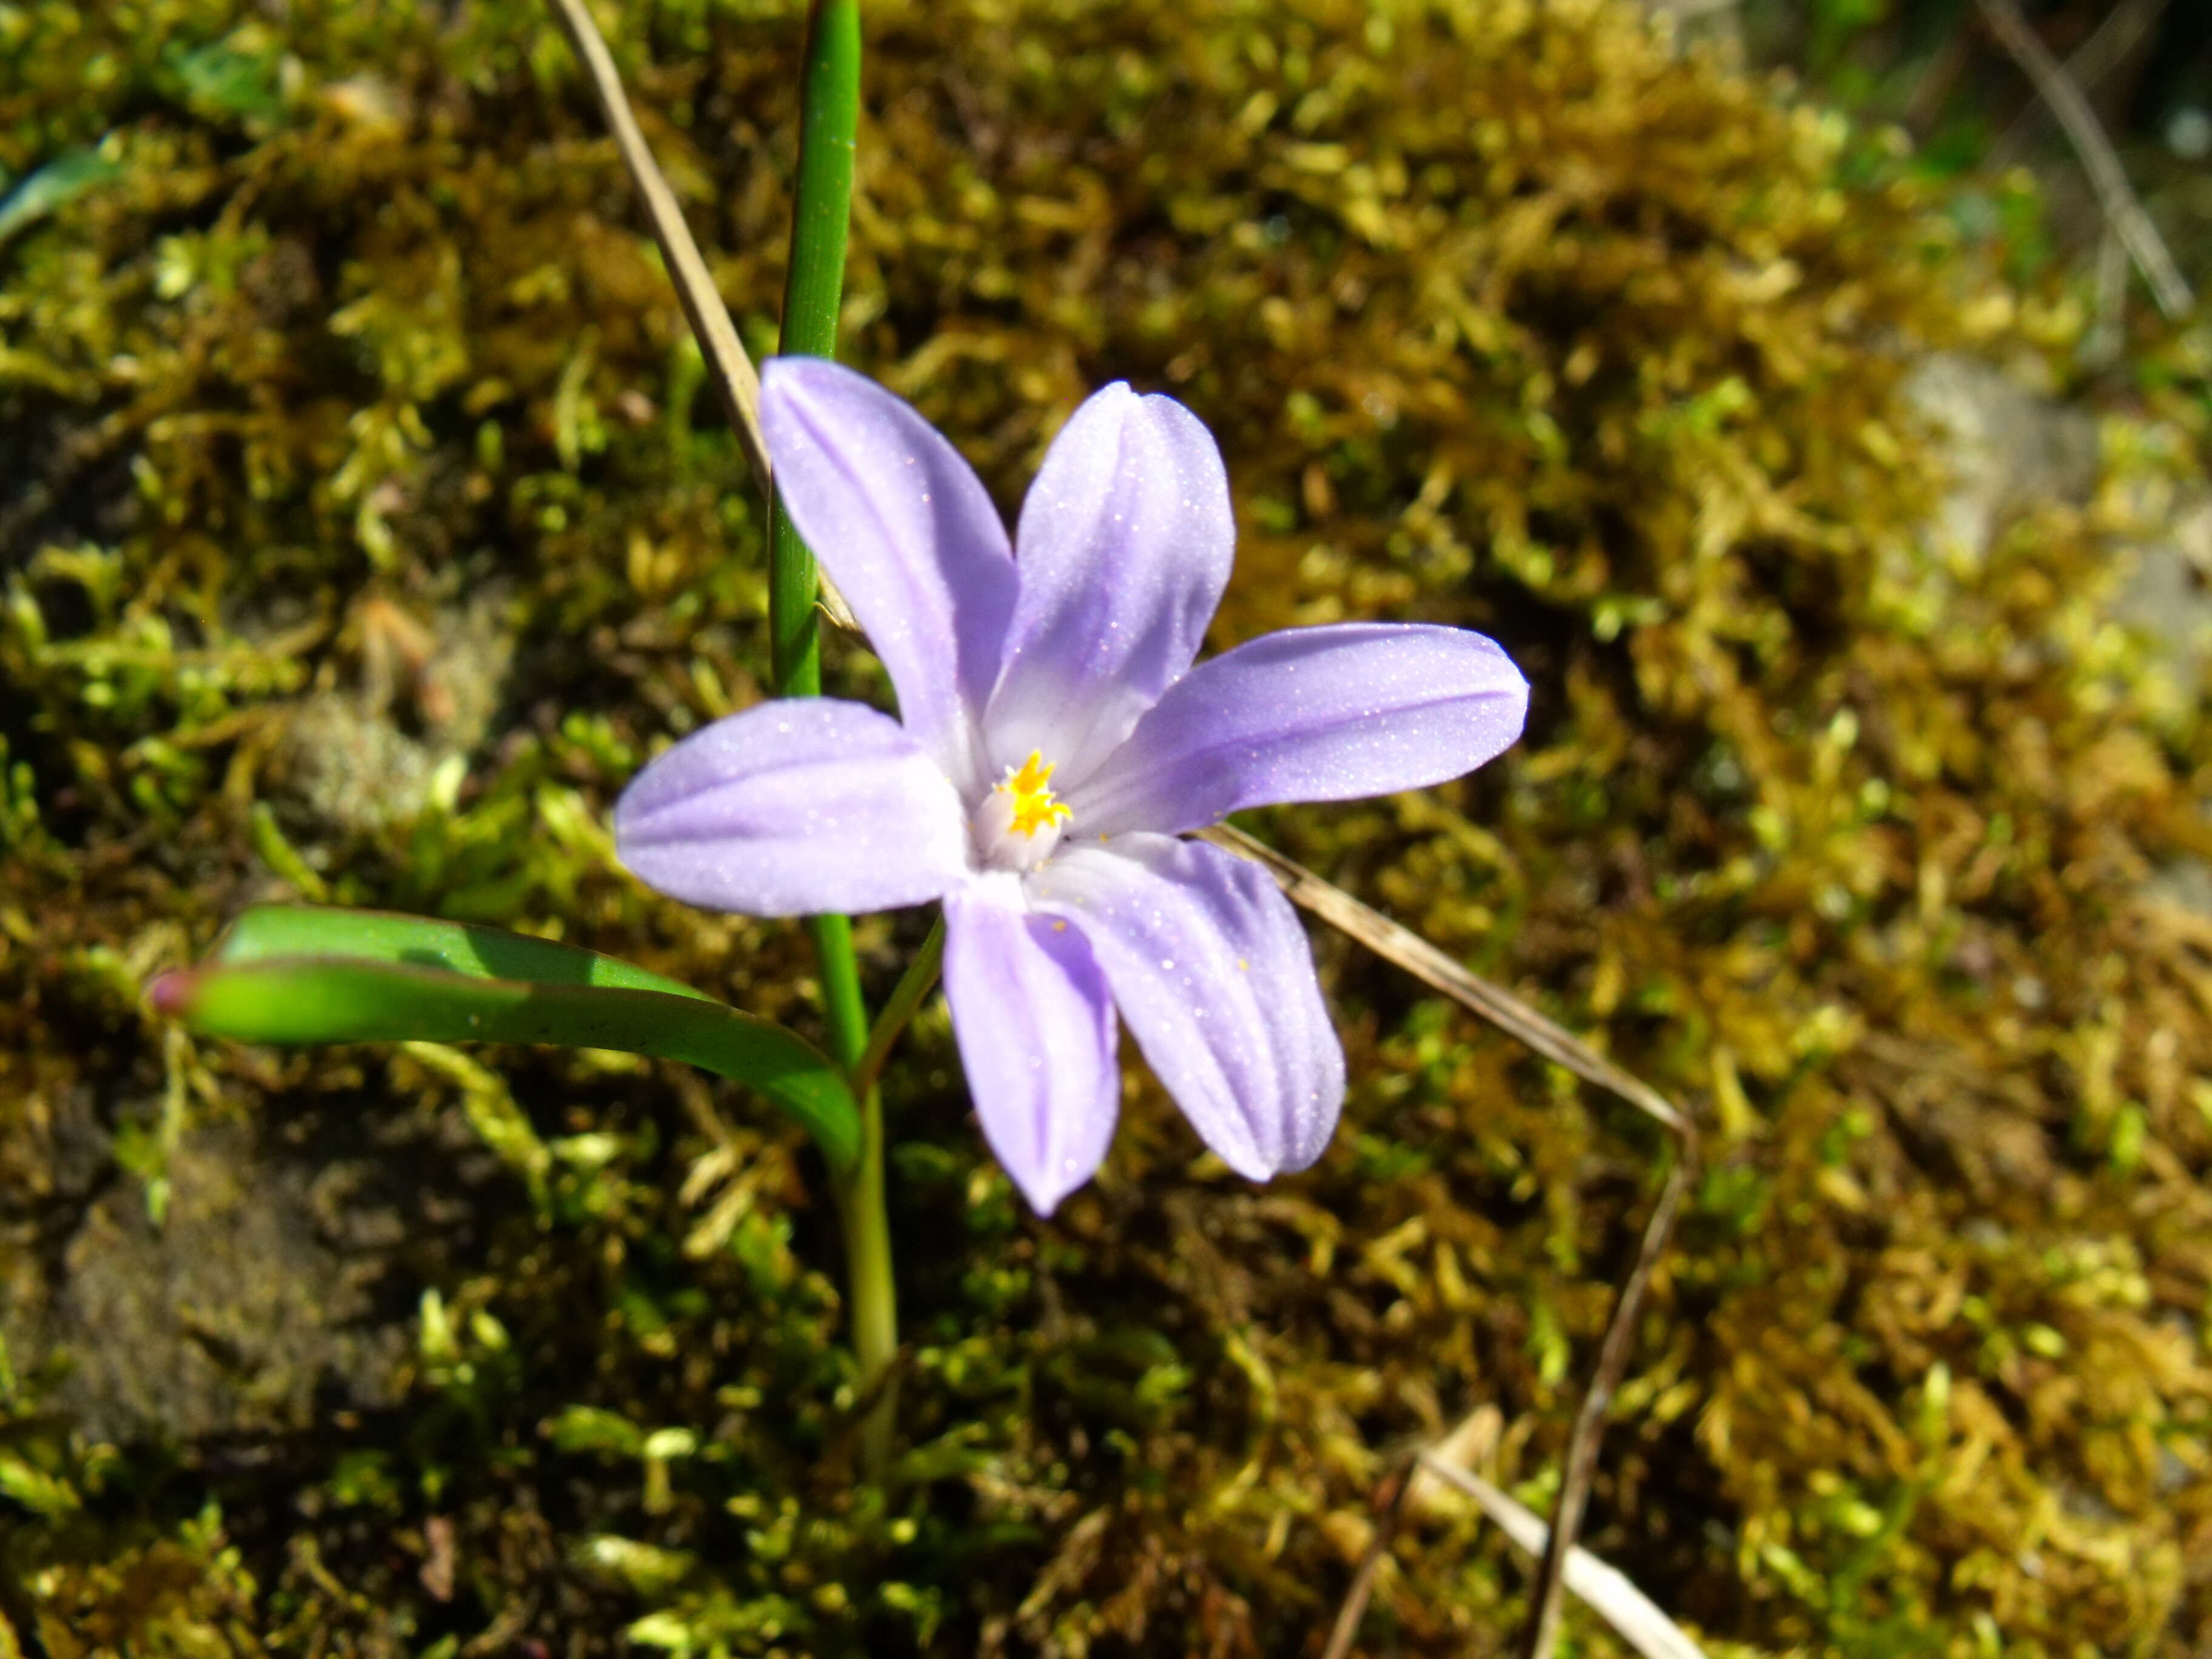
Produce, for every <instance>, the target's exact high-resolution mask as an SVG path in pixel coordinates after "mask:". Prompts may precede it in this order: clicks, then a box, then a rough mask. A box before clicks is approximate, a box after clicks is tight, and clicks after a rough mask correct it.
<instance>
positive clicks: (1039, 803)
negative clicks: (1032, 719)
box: [969, 749, 1070, 870]
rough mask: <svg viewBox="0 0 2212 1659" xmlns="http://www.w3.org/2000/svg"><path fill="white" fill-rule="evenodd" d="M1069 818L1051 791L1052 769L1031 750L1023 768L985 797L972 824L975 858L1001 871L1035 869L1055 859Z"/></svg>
mask: <svg viewBox="0 0 2212 1659" xmlns="http://www.w3.org/2000/svg"><path fill="white" fill-rule="evenodd" d="M1069 817H1070V814H1069V812H1068V810H1067V808H1066V807H1065V806H1063V805H1060V800H1059V799H1058V798H1057V797H1056V796H1054V793H1052V767H1051V766H1050V764H1049V763H1047V761H1046V760H1045V757H1044V756H1043V754H1042V751H1040V750H1035V749H1032V750H1030V757H1029V758H1028V759H1027V760H1025V761H1024V762H1023V763H1021V764H1020V765H1019V766H1009V767H1008V768H1007V769H1006V776H1004V777H1003V778H1000V780H999V783H998V787H996V788H994V789H993V790H992V791H991V793H989V794H987V795H986V796H984V797H983V799H982V803H981V805H978V806H977V807H976V809H975V816H974V817H972V818H970V819H969V831H970V832H971V833H972V834H973V835H974V836H975V852H976V854H977V855H978V856H979V857H980V858H981V860H983V862H984V864H985V865H987V866H989V867H991V868H993V869H997V870H1034V869H1036V866H1038V865H1040V864H1042V863H1043V862H1044V861H1045V860H1047V859H1048V858H1049V857H1051V856H1052V849H1053V848H1055V847H1057V846H1059V845H1060V830H1061V829H1062V828H1063V827H1064V826H1065V825H1066V823H1067V820H1068V818H1069Z"/></svg>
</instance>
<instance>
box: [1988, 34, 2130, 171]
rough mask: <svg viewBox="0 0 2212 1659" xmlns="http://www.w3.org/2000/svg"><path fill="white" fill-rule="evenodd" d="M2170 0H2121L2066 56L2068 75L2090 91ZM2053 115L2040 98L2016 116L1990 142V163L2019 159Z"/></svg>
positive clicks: (1999, 164) (2122, 60) (2124, 58)
mask: <svg viewBox="0 0 2212 1659" xmlns="http://www.w3.org/2000/svg"><path fill="white" fill-rule="evenodd" d="M2165 10H2166V0H2120V3H2119V4H2118V5H2117V6H2115V7H2113V8H2112V12H2111V14H2110V15H2107V16H2106V19H2105V21H2103V22H2101V23H2100V24H2098V25H2097V27H2096V30H2095V32H2094V33H2092V34H2091V35H2090V36H2089V38H2088V39H2087V40H2084V41H2083V42H2082V43H2081V45H2080V46H2076V47H2075V49H2074V50H2073V51H2072V52H2069V53H2068V54H2067V56H2066V64H2065V68H2066V76H2067V79H2069V80H2070V81H2071V82H2073V83H2074V84H2075V86H2077V87H2079V88H2081V91H2082V93H2083V94H2085V95H2086V94H2089V93H2092V92H2094V91H2095V90H2096V89H2097V83H2098V82H2100V81H2102V80H2103V79H2104V78H2105V77H2106V76H2108V75H2110V74H2111V73H2112V71H2113V70H2116V69H2118V68H2119V66H2120V65H2121V64H2124V63H2125V62H2126V61H2127V59H2128V56H2129V54H2130V53H2131V52H2134V51H2135V49H2136V46H2138V45H2139V44H2140V43H2141V42H2142V38H2143V36H2144V35H2145V34H2147V33H2149V31H2150V27H2151V25H2152V24H2154V23H2155V22H2157V21H2158V20H2159V18H2160V15H2163V14H2164V12H2165ZM2050 116H2051V106H2049V105H2048V104H2046V103H2045V102H2044V101H2043V100H2041V99H2040V98H2038V99H2037V100H2035V101H2034V102H2033V103H2031V104H2030V105H2028V106H2027V108H2026V109H2024V110H2022V111H2021V112H2020V113H2019V114H2018V115H2016V116H2015V117H2014V118H2013V123H2012V125H2010V126H2008V127H2007V128H2006V129H2005V130H2004V133H2003V136H2002V137H2000V138H1999V139H1998V140H1997V141H1996V143H1994V144H1992V145H1990V154H1989V162H1988V165H1989V166H1990V167H1999V168H2002V167H2007V166H2009V165H2010V164H2011V163H2012V162H2013V161H2015V160H2017V159H2018V158H2019V156H2020V155H2021V152H2022V151H2023V150H2024V149H2026V148H2027V141H2028V140H2029V139H2030V138H2032V137H2034V136H2035V133H2036V131H2037V129H2038V128H2039V127H2040V126H2041V125H2043V123H2044V122H2045V120H2047V119H2049V118H2050Z"/></svg>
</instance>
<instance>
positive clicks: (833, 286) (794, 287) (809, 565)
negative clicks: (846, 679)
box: [768, 0, 860, 697]
mask: <svg viewBox="0 0 2212 1659" xmlns="http://www.w3.org/2000/svg"><path fill="white" fill-rule="evenodd" d="M799 95H800V104H799V191H798V195H797V197H796V199H795V201H794V202H793V206H792V214H791V264H790V268H789V269H788V270H787V272H786V273H785V276H784V285H783V337H782V338H781V341H779V342H778V344H777V349H778V350H780V351H781V352H782V353H783V354H784V355H785V356H806V357H835V356H836V355H837V315H838V311H839V309H840V307H841V306H842V301H843V295H844V288H845V236H846V231H847V229H848V226H849V225H850V223H851V221H852V212H853V147H854V132H855V131H856V130H857V129H858V126H859V124H860V3H859V0H814V7H813V9H812V11H811V13H810V14H809V15H808V17H807V21H806V67H805V76H804V79H803V81H802V82H801V88H800V94H799ZM816 589H817V578H816V574H815V569H814V555H813V553H812V551H811V550H810V549H809V548H808V547H807V545H806V544H805V542H803V541H801V540H800V539H799V532H798V531H797V530H796V529H795V528H793V526H792V523H791V520H790V519H789V518H788V517H787V516H786V514H785V513H784V511H783V501H782V498H781V496H778V497H777V499H776V502H775V509H774V511H773V513H772V514H771V515H770V520H769V601H768V610H769V647H770V650H771V653H772V654H773V659H774V662H775V677H776V688H777V690H778V691H779V692H780V693H781V695H782V696H787V697H791V696H814V695H816V694H817V693H819V692H820V690H822V649H821V635H820V631H819V629H817V626H816V624H815V620H814V601H815V593H816Z"/></svg>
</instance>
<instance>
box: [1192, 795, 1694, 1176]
mask: <svg viewBox="0 0 2212 1659" xmlns="http://www.w3.org/2000/svg"><path fill="white" fill-rule="evenodd" d="M1200 833H1201V834H1203V835H1204V836H1205V837H1206V839H1207V840H1208V841H1211V842H1214V843H1215V844H1216V845H1218V846H1221V847H1225V848H1228V849H1229V850H1230V851H1231V852H1232V853H1237V854H1243V856H1244V857H1246V858H1248V859H1250V860H1254V861H1255V863H1259V864H1264V865H1266V866H1267V868H1268V870H1269V871H1270V872H1273V876H1274V878H1275V880H1276V881H1277V882H1278V883H1279V884H1280V885H1281V887H1282V890H1283V891H1284V893H1285V895H1286V896H1288V897H1289V899H1290V901H1291V903H1293V904H1297V905H1303V906H1304V908H1307V909H1309V910H1310V911H1312V912H1313V913H1314V915H1317V916H1319V917H1320V918H1321V919H1322V921H1325V922H1327V923H1328V925H1329V926H1330V927H1334V928H1335V929H1336V930H1337V931H1338V932H1339V933H1346V934H1349V935H1350V936H1351V937H1352V938H1353V939H1358V941H1359V942H1360V943H1361V944H1362V945H1365V946H1366V947H1367V948H1368V949H1369V950H1370V951H1374V952H1375V954H1376V956H1378V957H1382V958H1383V960H1384V961H1386V962H1394V963H1397V964H1398V966H1399V967H1401V968H1403V969H1405V970H1406V971H1407V973H1409V974H1411V975H1413V977H1414V978H1415V979H1418V980H1419V981H1422V982H1423V983H1424V984H1425V985H1428V986H1431V987H1433V988H1435V989H1436V990H1438V991H1441V992H1443V994H1445V995H1446V996H1448V997H1449V998H1450V999H1451V1000H1453V1001H1455V1002H1456V1003H1458V1004H1460V1005H1461V1006H1462V1007H1465V1008H1468V1009H1471V1010H1473V1011H1474V1012H1475V1013H1478V1014H1480V1015H1481V1016H1482V1018H1485V1019H1486V1020H1488V1021H1489V1022H1490V1023H1491V1024H1493V1025H1495V1026H1497V1027H1498V1029H1499V1030H1503V1031H1504V1032H1506V1033H1507V1034H1508V1035H1510V1036H1516V1037H1518V1038H1520V1040H1521V1041H1522V1042H1525V1043H1527V1044H1528V1047H1530V1048H1534V1050H1535V1051H1536V1052H1537V1053H1538V1054H1541V1055H1543V1056H1544V1058H1545V1059H1547V1060H1551V1061H1553V1063H1554V1064H1556V1065H1559V1066H1565V1067H1566V1068H1567V1070H1569V1071H1570V1072H1572V1073H1574V1074H1575V1075H1576V1076H1577V1077H1578V1078H1580V1079H1583V1082H1585V1083H1594V1084H1595V1085H1597V1086H1598V1087H1599V1088H1601V1089H1603V1090H1604V1091H1606V1092H1607V1093H1608V1094H1611V1095H1614V1096H1617V1097H1620V1099H1622V1100H1625V1101H1626V1102H1627V1103H1629V1104H1630V1105H1632V1106H1633V1107H1635V1108H1636V1109H1637V1110H1638V1111H1639V1112H1642V1113H1644V1115H1646V1116H1649V1117H1652V1118H1656V1120H1658V1121H1660V1122H1661V1123H1662V1124H1664V1125H1666V1127H1667V1129H1668V1133H1671V1134H1673V1135H1674V1136H1675V1137H1676V1138H1677V1139H1681V1138H1683V1137H1685V1136H1686V1135H1687V1133H1689V1120H1688V1119H1687V1118H1686V1117H1685V1116H1684V1115H1682V1111H1681V1109H1680V1108H1679V1107H1677V1106H1675V1105H1674V1104H1673V1103H1671V1102H1670V1101H1668V1099H1667V1097H1665V1096H1664V1095H1662V1094H1661V1093H1660V1092H1659V1091H1657V1090H1656V1089H1654V1088H1653V1087H1651V1085H1649V1084H1648V1083H1645V1082H1644V1081H1643V1080H1641V1079H1638V1078H1634V1077H1631V1076H1630V1075H1629V1074H1628V1073H1626V1072H1624V1071H1622V1070H1621V1069H1620V1066H1616V1065H1614V1064H1613V1062H1612V1061H1611V1060H1607V1058H1606V1057H1605V1056H1604V1055H1603V1054H1599V1053H1598V1052H1597V1050H1596V1049H1595V1048H1591V1047H1590V1046H1589V1044H1588V1043H1586V1042H1583V1040H1582V1039H1581V1038H1580V1037H1578V1036H1575V1035H1574V1034H1573V1033H1572V1032H1571V1031H1568V1030H1562V1029H1561V1028H1560V1027H1559V1026H1558V1025H1555V1024H1553V1023H1552V1022H1551V1021H1550V1020H1548V1019H1547V1018H1544V1016H1543V1015H1541V1014H1540V1013H1538V1012H1536V1011H1535V1010H1534V1008H1531V1007H1530V1006H1528V1004H1527V1003H1525V1002H1523V1001H1522V1000H1521V999H1520V998H1518V997H1516V996H1515V995H1514V994H1512V993H1511V992H1510V991H1508V990H1505V989H1504V987H1500V986H1496V985H1492V983H1491V982H1490V981H1488V980H1486V979H1484V978H1482V977H1481V976H1480V975H1477V974H1473V973H1470V972H1468V970H1467V969H1465V968H1463V967H1462V966H1461V965H1460V964H1459V963H1456V962H1454V961H1453V960H1452V959H1451V958H1450V957H1448V956H1446V955H1445V954H1444V953H1443V951H1439V950H1438V949H1437V947H1436V946H1435V945H1431V944H1430V943H1429V942H1428V940H1426V939H1423V938H1422V937H1421V936H1420V935H1419V933H1414V932H1413V930H1412V929H1411V928H1409V927H1401V926H1399V925H1398V923H1396V922H1395V921H1391V920H1390V918H1389V917H1388V916H1386V915H1383V913H1382V912H1380V911H1379V910H1374V909H1370V908H1369V907H1368V906H1366V905H1364V904H1362V903H1361V902H1359V901H1358V899H1356V898H1354V897H1352V895H1351V894H1349V893H1347V892H1346V891H1345V890H1344V889H1342V888H1341V887H1339V886H1337V885H1335V884H1334V883H1332V882H1328V881H1324V880H1322V878H1321V877H1319V876H1317V875H1316V874H1314V872H1312V871H1310V870H1309V869H1307V868H1306V867H1305V866H1304V865H1302V864H1299V863H1297V862H1296V861H1295V860H1291V859H1287V858H1285V857H1284V856H1283V855H1282V854H1280V853H1278V852H1277V851H1275V849H1274V848H1272V847H1270V846H1268V845H1267V843H1266V842H1263V841H1259V840H1255V838H1254V837H1252V836H1248V835H1246V834H1245V833H1244V832H1243V830H1242V829H1236V828H1234V827H1232V826H1231V825H1229V824H1226V823H1224V824H1220V825H1218V826H1216V827H1215V828H1213V829H1207V830H1203V831H1201V832H1200Z"/></svg>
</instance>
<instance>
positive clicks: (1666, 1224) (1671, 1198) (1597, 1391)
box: [1522, 1144, 1693, 1659]
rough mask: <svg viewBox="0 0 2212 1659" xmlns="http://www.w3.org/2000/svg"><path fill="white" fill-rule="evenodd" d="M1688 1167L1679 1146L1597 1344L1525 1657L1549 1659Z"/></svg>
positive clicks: (1540, 1572) (1539, 1574)
mask: <svg viewBox="0 0 2212 1659" xmlns="http://www.w3.org/2000/svg"><path fill="white" fill-rule="evenodd" d="M1692 1162H1693V1160H1692V1157H1691V1154H1690V1148H1689V1146H1687V1145H1686V1144H1685V1145H1684V1146H1680V1147H1679V1148H1678V1149H1677V1150H1676V1152H1675V1154H1674V1168H1672V1169H1671V1170H1668V1171H1667V1184H1666V1185H1665V1186H1663V1187H1662V1188H1660V1189H1659V1201H1658V1202H1657V1203H1656V1204H1655V1205H1653V1206H1651V1217H1650V1220H1648V1221H1646V1222H1645V1223H1644V1239H1643V1243H1641V1244H1639V1245H1638V1248H1637V1252H1636V1265H1635V1266H1634V1267H1632V1268H1631V1269H1630V1270H1629V1273H1628V1279H1627V1282H1626V1284H1624V1285H1621V1287H1620V1298H1619V1300H1618V1301H1616V1302H1615V1303H1614V1304H1613V1319H1612V1322H1610V1323H1609V1324H1607V1326H1606V1328H1605V1340H1604V1341H1603V1342H1602V1343H1601V1344H1600V1346H1599V1347H1598V1355H1597V1370H1595V1373H1593V1374H1592V1376H1591V1377H1590V1383H1589V1392H1588V1393H1586V1394H1585V1395H1583V1405H1582V1410H1581V1411H1580V1412H1578V1413H1577V1414H1576V1417H1575V1426H1574V1428H1573V1430H1572V1431H1571V1432H1570V1433H1569V1434H1568V1436H1567V1451H1566V1462H1565V1466H1564V1472H1563V1473H1562V1474H1561V1476H1560V1479H1559V1503H1558V1504H1556V1505H1555V1506H1554V1507H1553V1510H1552V1531H1551V1536H1550V1537H1549V1538H1547V1540H1546V1541H1545V1543H1544V1559H1543V1560H1542V1562H1541V1564H1540V1565H1538V1567H1537V1569H1536V1594H1535V1597H1534V1606H1533V1607H1532V1608H1531V1610H1530V1612H1529V1615H1528V1639H1527V1641H1526V1642H1525V1643H1524V1644H1523V1645H1522V1654H1523V1656H1525V1659H1551V1652H1552V1644H1553V1643H1554V1642H1556V1641H1557V1640H1558V1639H1559V1615H1560V1613H1561V1611H1562V1608H1563V1607H1564V1606H1565V1601H1566V1594H1567V1558H1568V1556H1569V1554H1570V1553H1571V1552H1572V1551H1573V1549H1574V1547H1575V1535H1576V1534H1577V1533H1579V1532H1580V1531H1581V1530H1582V1524H1583V1509H1584V1508H1585V1507H1586V1506H1587V1505H1588V1504H1589V1489H1590V1482H1591V1480H1593V1479H1594V1478H1595V1475H1596V1474H1597V1453H1598V1445H1599V1443H1600V1442H1601V1440H1602V1439H1603V1438H1604V1436H1605V1418H1606V1413H1607V1412H1608V1411H1609V1410H1611V1409H1612V1407H1613V1390H1614V1389H1618V1388H1619V1387H1620V1377H1621V1373H1622V1372H1623V1371H1625V1370H1626V1369H1627V1367H1628V1358H1629V1355H1630V1353H1631V1352H1632V1351H1633V1350H1634V1348H1635V1346H1636V1323H1637V1316H1638V1314H1639V1313H1640V1312H1641V1311H1642V1310H1643V1305H1644V1291H1646V1290H1647V1289H1649V1288H1650V1284H1651V1275H1652V1273H1653V1272H1654V1271H1655V1270H1656V1267H1658V1265H1659V1258H1660V1257H1661V1256H1662V1255H1664V1254H1665V1252H1666V1249H1667V1241H1668V1239H1669V1238H1670V1237H1673V1235H1674V1218H1675V1216H1676V1214H1677V1213H1678V1212H1680V1209H1681V1207H1682V1194H1683V1193H1684V1192H1685V1191H1686V1190H1687V1189H1688V1188H1689V1184H1690V1173H1691V1167H1692Z"/></svg>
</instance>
